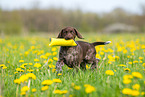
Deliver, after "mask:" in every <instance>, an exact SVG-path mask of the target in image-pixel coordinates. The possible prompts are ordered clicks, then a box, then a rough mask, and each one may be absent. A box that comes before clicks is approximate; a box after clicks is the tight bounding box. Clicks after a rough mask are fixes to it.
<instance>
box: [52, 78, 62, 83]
mask: <svg viewBox="0 0 145 97" xmlns="http://www.w3.org/2000/svg"><path fill="white" fill-rule="evenodd" d="M52 81H53V82H55V83H61V82H62V81H61V80H60V79H53V80H52Z"/></svg>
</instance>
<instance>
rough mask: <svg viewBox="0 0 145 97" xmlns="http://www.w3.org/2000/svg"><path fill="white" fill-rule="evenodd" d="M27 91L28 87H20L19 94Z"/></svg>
mask: <svg viewBox="0 0 145 97" xmlns="http://www.w3.org/2000/svg"><path fill="white" fill-rule="evenodd" d="M28 90H29V87H28V86H24V87H22V89H21V92H26V91H28Z"/></svg>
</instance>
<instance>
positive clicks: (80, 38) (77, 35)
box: [74, 28, 84, 39]
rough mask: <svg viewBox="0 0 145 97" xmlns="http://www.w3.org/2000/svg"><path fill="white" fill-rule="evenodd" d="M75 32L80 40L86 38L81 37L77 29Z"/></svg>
mask: <svg viewBox="0 0 145 97" xmlns="http://www.w3.org/2000/svg"><path fill="white" fill-rule="evenodd" d="M74 30H75V32H76V35H77V37H78V38H80V39H84V38H83V37H82V35H81V34H80V33H79V32H78V31H77V30H76V29H75V28H74Z"/></svg>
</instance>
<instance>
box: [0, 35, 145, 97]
mask: <svg viewBox="0 0 145 97" xmlns="http://www.w3.org/2000/svg"><path fill="white" fill-rule="evenodd" d="M55 36H56V35H51V37H55ZM83 36H84V37H85V41H88V42H94V41H109V40H110V41H112V43H111V44H109V45H105V46H96V50H97V52H98V55H96V57H98V58H100V59H101V61H100V62H99V64H98V68H97V70H95V71H92V70H91V69H89V68H87V70H86V71H82V70H79V71H78V72H76V71H75V70H74V69H69V68H68V67H67V66H66V65H65V66H63V75H60V76H58V75H57V74H56V72H53V71H52V70H53V69H54V68H48V67H49V66H50V65H52V66H55V64H56V60H53V58H54V57H58V51H59V47H55V48H56V51H52V49H54V48H53V47H49V46H48V44H49V38H50V36H48V37H46V35H45V37H43V36H35V37H33V36H27V37H18V36H15V37H6V38H4V39H2V38H1V39H0V64H4V65H5V67H7V68H6V69H3V67H2V66H1V65H0V66H1V67H0V96H2V97H15V96H17V97H19V96H27V97H29V96H32V97H33V96H34V97H62V96H65V97H69V96H70V97H71V96H73V97H122V96H127V95H126V94H123V93H122V90H123V89H125V88H130V89H131V90H135V89H133V87H132V86H133V85H135V84H138V85H140V88H139V89H137V90H136V91H138V92H139V94H136V95H137V96H140V97H144V95H143V93H144V91H145V89H144V86H145V77H144V76H145V75H144V72H145V70H144V66H145V65H143V64H145V38H144V36H145V35H144V34H127V35H126V34H118V35H109V34H107V35H103V34H94V33H93V34H83ZM77 40H79V39H77ZM32 46H33V47H32ZM125 50H127V52H126V53H125V52H124V51H125ZM54 52H57V54H56V55H49V56H48V53H51V54H53V53H54ZM102 52H103V53H104V54H102V55H101V53H102ZM42 55H44V56H45V57H46V58H41V57H42ZM109 55H110V56H111V57H110V58H109V57H108V56H109ZM40 56H41V57H40ZM139 57H142V58H143V59H139ZM48 58H49V59H52V60H53V61H50V62H48V64H47V65H45V66H44V64H45V62H46V61H47V59H48ZM34 59H39V62H35V61H34ZM103 59H104V60H103ZM19 60H24V62H22V63H20V62H19ZM135 61H137V62H136V63H135ZM128 62H132V64H129V63H128ZM24 63H28V65H26V66H25V69H23V68H21V69H22V70H24V72H18V73H16V74H15V72H17V71H16V69H17V68H20V66H21V65H22V64H24ZM29 63H32V64H33V65H29ZM35 63H40V64H41V67H39V68H36V67H34V64H35ZM120 64H124V65H125V66H126V67H122V66H119V65H120ZM87 65H88V67H89V66H90V65H89V64H87ZM42 67H43V68H42ZM125 68H129V69H130V71H129V72H127V71H125V70H124V69H125ZM27 69H32V70H34V71H33V72H32V73H33V74H34V75H36V79H35V80H34V79H31V82H30V87H29V90H28V91H27V92H26V94H25V95H21V88H22V87H23V86H28V82H29V79H28V80H27V81H25V82H24V83H21V84H19V85H18V84H16V83H14V80H15V79H19V78H20V76H21V75H24V74H27V73H29V71H27ZM107 70H112V71H113V72H114V75H107V74H106V73H105V72H106V71H107ZM132 72H139V73H140V74H141V76H142V78H136V77H133V78H130V80H131V82H130V83H128V84H124V83H123V80H125V79H123V76H124V75H132ZM56 78H57V79H60V80H61V81H62V82H61V83H53V84H52V85H50V86H49V89H48V90H46V91H42V90H41V88H42V87H43V85H42V84H41V83H42V82H43V81H44V80H48V79H49V80H53V79H56ZM72 83H74V84H75V85H74V86H80V87H81V88H80V89H79V90H75V89H74V86H72ZM85 84H89V85H91V86H93V87H94V88H95V91H93V92H91V93H88V94H87V93H86V91H85V89H86V87H84V85H85ZM17 88H18V89H17ZM33 88H35V89H36V92H34V93H33V92H32V91H31V90H32V89H33ZM54 90H67V93H66V94H65V93H64V94H55V93H54ZM133 93H135V92H132V93H130V94H129V95H128V96H130V97H131V96H132V95H133Z"/></svg>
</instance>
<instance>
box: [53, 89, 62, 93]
mask: <svg viewBox="0 0 145 97" xmlns="http://www.w3.org/2000/svg"><path fill="white" fill-rule="evenodd" d="M53 93H54V94H61V91H60V90H54V91H53Z"/></svg>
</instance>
